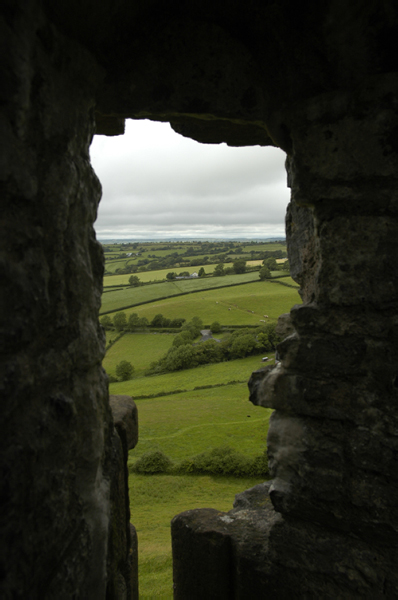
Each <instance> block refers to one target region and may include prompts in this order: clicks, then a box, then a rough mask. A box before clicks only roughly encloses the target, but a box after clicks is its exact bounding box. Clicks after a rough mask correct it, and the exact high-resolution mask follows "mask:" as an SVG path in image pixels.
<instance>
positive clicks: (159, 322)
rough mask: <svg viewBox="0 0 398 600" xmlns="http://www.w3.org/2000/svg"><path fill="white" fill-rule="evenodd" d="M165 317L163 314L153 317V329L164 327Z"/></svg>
mask: <svg viewBox="0 0 398 600" xmlns="http://www.w3.org/2000/svg"><path fill="white" fill-rule="evenodd" d="M163 321H164V316H163V315H162V314H160V313H159V314H157V315H155V316H154V317H153V319H152V321H151V327H163Z"/></svg>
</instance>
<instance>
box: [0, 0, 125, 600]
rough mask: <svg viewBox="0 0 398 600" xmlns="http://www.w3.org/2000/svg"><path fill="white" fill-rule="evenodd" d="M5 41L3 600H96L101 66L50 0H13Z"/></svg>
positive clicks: (103, 394)
mask: <svg viewBox="0 0 398 600" xmlns="http://www.w3.org/2000/svg"><path fill="white" fill-rule="evenodd" d="M1 40H2V46H4V51H3V52H2V63H1V68H2V77H1V80H2V85H1V92H0V93H1V95H2V98H1V100H2V116H1V132H2V136H1V137H2V143H1V163H0V168H1V174H0V179H1V198H2V217H1V228H2V231H1V234H0V247H1V281H2V291H3V292H4V293H3V294H2V306H1V311H0V318H1V333H2V346H1V382H2V383H1V385H2V389H1V398H2V422H1V436H0V437H1V440H0V444H1V459H2V460H1V469H2V470H1V476H0V485H1V492H0V497H1V502H2V510H1V512H0V514H1V516H0V519H1V539H2V544H1V579H2V581H1V584H0V590H1V591H0V595H1V597H2V598H4V599H11V598H24V599H26V598H31V599H36V598H37V599H38V598H40V599H42V598H57V600H60V599H62V598H65V599H70V598H82V599H83V598H84V599H87V598H93V599H94V598H95V600H98V599H99V598H103V597H104V595H105V587H106V578H107V577H106V568H107V564H106V563H107V545H108V529H109V493H110V492H109V488H110V474H111V466H112V465H111V448H112V443H113V442H112V440H113V438H114V433H113V425H112V418H111V413H110V409H109V405H108V399H107V396H108V393H107V384H106V379H105V374H104V372H103V370H102V368H101V359H102V356H103V353H104V338H103V334H102V332H101V329H100V327H99V325H98V320H97V313H98V308H99V306H100V296H101V285H102V281H101V279H102V273H103V257H102V251H101V249H100V246H99V244H98V243H97V242H96V239H95V235H94V231H93V228H92V224H93V221H94V219H95V217H96V211H97V205H98V201H99V199H100V195H101V187H100V184H99V182H98V180H97V178H96V176H95V174H94V172H93V170H92V168H91V166H90V161H89V154H88V149H89V144H90V142H91V138H92V135H93V131H94V118H93V112H94V103H93V97H94V93H95V89H96V86H97V85H98V81H99V80H100V78H101V71H100V69H99V68H98V66H97V64H96V62H95V61H94V60H93V59H92V58H91V57H90V55H89V54H88V52H87V51H86V50H85V49H83V48H82V47H81V46H79V45H78V44H76V43H74V42H73V41H71V40H68V39H65V38H64V37H63V36H62V35H60V34H59V32H57V30H56V29H55V28H54V27H53V26H52V25H51V24H50V23H49V22H48V20H47V19H46V18H45V16H43V14H42V12H41V10H40V3H38V2H34V1H31V0H24V1H23V2H14V1H10V2H5V3H2V20H1ZM3 286H4V287H3Z"/></svg>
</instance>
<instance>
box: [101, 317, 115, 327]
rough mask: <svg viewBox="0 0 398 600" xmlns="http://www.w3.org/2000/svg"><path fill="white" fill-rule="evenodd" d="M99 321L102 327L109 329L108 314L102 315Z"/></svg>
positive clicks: (110, 324)
mask: <svg viewBox="0 0 398 600" xmlns="http://www.w3.org/2000/svg"><path fill="white" fill-rule="evenodd" d="M100 323H101V325H102V327H103V328H104V329H110V328H111V327H112V319H111V318H110V316H109V315H105V316H103V317H102V319H101V320H100Z"/></svg>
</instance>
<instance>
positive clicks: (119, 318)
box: [113, 312, 127, 331]
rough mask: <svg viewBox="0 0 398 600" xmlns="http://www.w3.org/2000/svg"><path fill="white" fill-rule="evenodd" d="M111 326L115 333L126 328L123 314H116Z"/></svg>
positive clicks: (125, 318)
mask: <svg viewBox="0 0 398 600" xmlns="http://www.w3.org/2000/svg"><path fill="white" fill-rule="evenodd" d="M113 324H114V326H115V328H116V329H117V331H122V330H123V329H125V328H126V325H127V317H126V313H125V312H118V313H116V314H115V316H114V317H113Z"/></svg>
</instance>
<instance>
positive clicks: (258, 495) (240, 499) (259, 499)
mask: <svg viewBox="0 0 398 600" xmlns="http://www.w3.org/2000/svg"><path fill="white" fill-rule="evenodd" d="M271 484H272V481H265V482H264V483H259V484H258V485H255V486H254V487H252V488H250V489H248V490H245V491H244V492H241V493H240V494H236V496H235V501H234V509H238V510H240V509H247V508H250V509H259V508H264V507H265V505H266V504H267V503H269V502H270V498H269V489H270V487H271Z"/></svg>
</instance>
